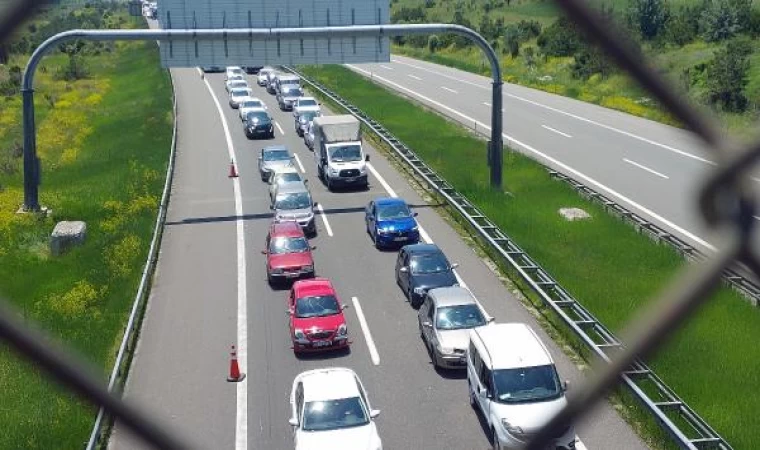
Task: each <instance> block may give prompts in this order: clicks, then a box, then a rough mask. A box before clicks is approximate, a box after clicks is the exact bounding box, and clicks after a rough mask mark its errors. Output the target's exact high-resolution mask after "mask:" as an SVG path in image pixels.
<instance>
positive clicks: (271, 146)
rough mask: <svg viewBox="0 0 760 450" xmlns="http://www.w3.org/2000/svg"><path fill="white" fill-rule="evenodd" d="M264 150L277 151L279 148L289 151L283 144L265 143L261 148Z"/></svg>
mask: <svg viewBox="0 0 760 450" xmlns="http://www.w3.org/2000/svg"><path fill="white" fill-rule="evenodd" d="M261 150H262V151H264V152H270V151H279V150H286V151H288V153H290V150H288V148H287V147H285V146H284V145H267V146H266V147H264V148H262V149H261Z"/></svg>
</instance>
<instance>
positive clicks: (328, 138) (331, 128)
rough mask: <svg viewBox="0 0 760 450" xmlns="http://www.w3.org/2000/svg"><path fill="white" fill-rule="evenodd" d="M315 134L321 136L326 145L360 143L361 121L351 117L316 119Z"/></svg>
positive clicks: (323, 117) (322, 117)
mask: <svg viewBox="0 0 760 450" xmlns="http://www.w3.org/2000/svg"><path fill="white" fill-rule="evenodd" d="M314 134H315V135H316V134H321V137H322V140H323V143H324V144H332V143H334V142H350V141H358V140H360V126H359V120H358V119H356V118H355V117H354V116H350V115H342V116H321V117H315V118H314Z"/></svg>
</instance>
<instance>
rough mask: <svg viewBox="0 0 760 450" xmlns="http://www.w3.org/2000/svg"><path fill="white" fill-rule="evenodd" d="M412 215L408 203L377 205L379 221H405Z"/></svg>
mask: <svg viewBox="0 0 760 450" xmlns="http://www.w3.org/2000/svg"><path fill="white" fill-rule="evenodd" d="M411 215H412V213H411V212H410V211H409V207H408V206H406V203H391V204H388V205H377V218H378V219H379V220H390V219H403V218H406V217H411Z"/></svg>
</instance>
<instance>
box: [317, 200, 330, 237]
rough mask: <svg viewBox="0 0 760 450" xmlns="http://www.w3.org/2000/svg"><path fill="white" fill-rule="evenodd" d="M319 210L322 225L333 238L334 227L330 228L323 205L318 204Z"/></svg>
mask: <svg viewBox="0 0 760 450" xmlns="http://www.w3.org/2000/svg"><path fill="white" fill-rule="evenodd" d="M317 209H318V210H319V215H320V216H321V217H322V223H324V224H325V229H326V230H327V235H328V236H330V237H333V232H332V227H331V226H330V222H328V221H327V214H325V210H324V208H322V204H321V203H317Z"/></svg>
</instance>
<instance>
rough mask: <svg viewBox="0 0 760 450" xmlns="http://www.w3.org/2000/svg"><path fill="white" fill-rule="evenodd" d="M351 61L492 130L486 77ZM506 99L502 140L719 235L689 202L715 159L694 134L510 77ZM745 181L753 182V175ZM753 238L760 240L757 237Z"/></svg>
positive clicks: (673, 225) (686, 226) (660, 217)
mask: <svg viewBox="0 0 760 450" xmlns="http://www.w3.org/2000/svg"><path fill="white" fill-rule="evenodd" d="M348 67H350V68H351V69H353V70H355V71H356V72H357V73H360V74H362V75H364V76H367V77H371V78H372V79H373V80H374V81H375V82H378V83H381V84H384V85H386V86H388V87H390V88H392V89H394V90H396V91H398V92H399V93H402V94H403V95H406V96H408V97H410V98H413V99H415V100H416V101H419V102H421V103H424V104H426V105H427V106H429V107H431V108H433V109H435V110H437V111H439V112H440V113H442V114H444V115H446V116H449V117H450V118H452V119H454V120H456V121H458V122H460V123H462V124H463V125H464V126H466V127H469V128H471V129H473V130H475V129H476V130H477V131H479V132H485V133H490V123H491V103H490V102H491V98H492V97H491V79H490V78H487V77H483V76H479V75H475V74H471V73H468V72H464V71H461V70H457V69H453V68H449V67H445V66H441V65H438V64H433V63H428V62H425V61H419V60H416V59H412V58H407V57H403V56H398V55H393V56H392V57H391V62H390V63H378V64H357V65H349V66H348ZM503 107H504V123H503V127H504V135H503V137H504V143H505V145H510V146H512V147H514V148H517V149H519V150H522V151H523V152H524V153H526V154H527V155H528V156H530V157H532V158H534V159H536V160H538V161H541V162H543V163H545V164H547V165H548V166H550V167H552V168H554V169H556V170H558V171H559V172H562V173H564V174H566V175H569V176H572V177H574V178H575V179H576V180H578V181H580V182H581V183H584V184H586V185H587V186H589V187H591V188H593V189H595V190H596V191H598V192H600V193H602V194H605V195H607V196H608V197H610V198H612V199H613V200H615V201H617V202H618V203H620V204H622V205H623V206H625V207H626V208H628V209H629V210H631V211H633V212H636V213H638V214H640V215H641V216H643V217H646V218H648V219H649V220H650V221H652V222H653V223H655V224H657V225H659V226H661V227H662V228H664V229H666V230H669V231H670V232H672V233H673V234H675V235H677V236H679V237H681V238H682V239H685V240H686V241H687V242H689V243H691V244H692V245H694V246H695V247H697V248H699V249H701V250H703V251H707V252H708V253H709V252H710V251H714V250H715V247H716V245H717V242H715V240H714V238H713V237H711V236H709V232H708V228H707V226H706V225H705V223H704V220H703V219H702V216H701V214H700V213H699V212H698V211H697V208H696V195H697V193H698V189H699V187H700V186H701V184H703V183H704V179H705V176H706V175H707V174H708V173H709V172H710V170H711V169H714V166H715V158H714V155H712V154H711V153H710V152H709V151H708V150H707V149H706V147H705V146H704V145H702V143H701V141H699V140H698V139H696V138H695V137H694V135H693V134H691V133H689V132H687V131H684V130H680V129H677V128H674V127H670V126H666V125H662V124H660V123H657V122H653V121H650V120H646V119H641V118H638V117H634V116H631V115H628V114H623V113H620V112H617V111H613V110H610V109H606V108H602V107H599V106H596V105H592V104H589V103H584V102H580V101H577V100H574V99H571V98H567V97H561V96H558V95H553V94H549V93H546V92H542V91H538V90H535V89H529V88H525V87H522V86H517V85H513V84H505V85H504V87H503ZM485 159H486V153H485V145H484V147H483V161H484V163H485ZM752 180H753V181H752V182H753V183H760V178H758V177H754V178H753V179H752ZM505 185H506V186H507V187H508V185H509V180H508V179H507V180H505ZM755 187H757V186H755ZM756 219H757V220H760V217H756ZM755 247H756V248H758V249H760V241H757V240H756V241H755Z"/></svg>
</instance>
